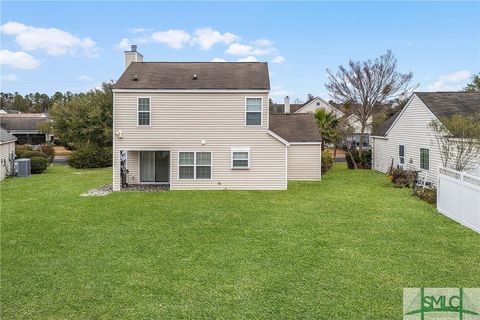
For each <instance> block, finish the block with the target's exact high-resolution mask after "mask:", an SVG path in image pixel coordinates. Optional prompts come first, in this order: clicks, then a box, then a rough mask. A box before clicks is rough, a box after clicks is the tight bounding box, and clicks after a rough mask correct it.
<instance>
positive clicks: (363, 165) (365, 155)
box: [345, 148, 372, 169]
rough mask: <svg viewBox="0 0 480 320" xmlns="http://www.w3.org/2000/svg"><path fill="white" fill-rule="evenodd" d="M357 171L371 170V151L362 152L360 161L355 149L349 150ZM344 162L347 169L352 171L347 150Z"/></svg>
mask: <svg viewBox="0 0 480 320" xmlns="http://www.w3.org/2000/svg"><path fill="white" fill-rule="evenodd" d="M350 153H351V154H352V156H353V158H354V159H355V162H356V163H357V168H358V169H371V168H372V150H363V151H362V160H360V154H359V152H358V150H357V149H356V148H352V149H350ZM345 160H346V162H347V166H348V169H354V168H355V167H354V165H353V161H352V159H351V158H350V155H349V154H348V150H346V151H345Z"/></svg>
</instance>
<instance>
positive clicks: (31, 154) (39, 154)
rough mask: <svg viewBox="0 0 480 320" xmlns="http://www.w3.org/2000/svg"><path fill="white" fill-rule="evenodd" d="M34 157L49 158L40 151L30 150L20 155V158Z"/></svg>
mask: <svg viewBox="0 0 480 320" xmlns="http://www.w3.org/2000/svg"><path fill="white" fill-rule="evenodd" d="M33 157H36V158H45V159H46V158H47V157H46V156H45V155H44V154H43V153H42V152H40V151H34V150H28V151H24V152H23V153H21V154H20V157H19V158H30V159H31V158H33Z"/></svg>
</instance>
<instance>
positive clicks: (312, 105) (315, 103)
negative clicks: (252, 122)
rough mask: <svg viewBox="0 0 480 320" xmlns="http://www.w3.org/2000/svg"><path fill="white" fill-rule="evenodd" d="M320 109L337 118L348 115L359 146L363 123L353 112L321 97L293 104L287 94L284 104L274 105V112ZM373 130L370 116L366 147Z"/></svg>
mask: <svg viewBox="0 0 480 320" xmlns="http://www.w3.org/2000/svg"><path fill="white" fill-rule="evenodd" d="M318 109H323V110H325V111H326V112H333V114H335V116H336V117H337V118H342V117H347V120H348V123H349V124H350V125H351V126H352V127H353V128H354V134H353V137H352V141H351V142H352V144H354V145H355V146H357V147H358V146H359V143H360V135H361V132H362V124H361V122H360V119H359V118H358V116H356V115H355V114H353V113H352V112H343V111H341V110H340V109H339V108H337V107H335V106H333V105H332V104H330V103H328V102H327V101H325V100H324V99H322V98H320V97H315V98H313V99H310V100H308V101H307V102H305V103H303V104H291V103H290V98H289V97H288V96H286V97H285V99H284V103H283V104H274V105H273V106H272V110H273V113H284V112H285V113H290V112H291V113H315V112H316V111H317V110H318ZM371 132H372V119H371V118H370V120H369V123H368V126H367V128H365V130H364V139H363V141H364V142H363V145H364V147H367V146H368V145H369V140H370V133H371Z"/></svg>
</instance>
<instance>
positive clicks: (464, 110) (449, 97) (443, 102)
mask: <svg viewBox="0 0 480 320" xmlns="http://www.w3.org/2000/svg"><path fill="white" fill-rule="evenodd" d="M414 94H415V95H416V96H417V97H418V98H419V99H420V100H421V101H422V102H423V103H424V104H425V105H426V106H427V108H428V109H430V111H431V112H432V113H433V114H434V115H435V116H436V117H437V118H439V119H441V118H443V117H451V116H453V115H461V116H471V115H474V114H475V113H480V93H479V92H415V93H414ZM402 110H403V109H402ZM402 110H400V111H398V112H397V113H395V114H394V115H393V116H391V117H390V118H388V119H387V121H385V122H384V123H383V124H382V125H380V126H379V127H378V128H377V129H376V130H375V131H374V132H373V133H372V135H373V136H385V135H386V134H387V132H388V130H389V129H390V127H391V126H392V125H393V123H394V122H395V120H396V119H397V117H398V116H399V115H400V113H401V112H402Z"/></svg>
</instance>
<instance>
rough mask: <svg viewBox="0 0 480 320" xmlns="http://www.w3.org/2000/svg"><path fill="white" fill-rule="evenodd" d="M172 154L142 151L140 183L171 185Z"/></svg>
mask: <svg viewBox="0 0 480 320" xmlns="http://www.w3.org/2000/svg"><path fill="white" fill-rule="evenodd" d="M169 180H170V152H169V151H140V182H151V183H169Z"/></svg>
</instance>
